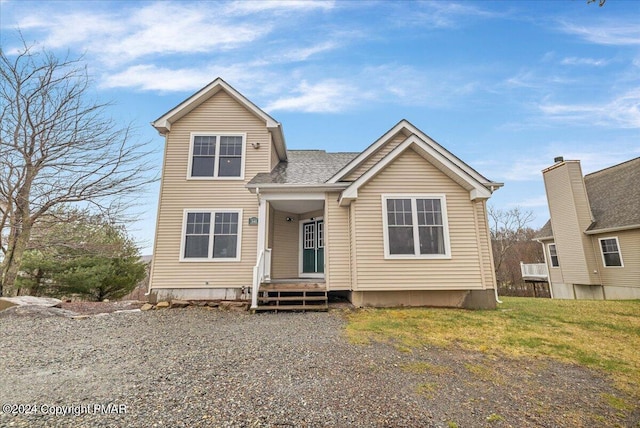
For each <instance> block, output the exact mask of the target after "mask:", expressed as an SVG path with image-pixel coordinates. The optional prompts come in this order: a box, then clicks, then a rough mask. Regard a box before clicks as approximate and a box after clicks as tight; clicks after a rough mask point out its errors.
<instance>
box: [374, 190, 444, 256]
mask: <svg viewBox="0 0 640 428" xmlns="http://www.w3.org/2000/svg"><path fill="white" fill-rule="evenodd" d="M382 207H383V209H382V212H383V223H384V231H383V233H384V248H385V258H450V257H451V250H450V248H449V231H448V226H447V211H446V200H445V197H444V195H406V196H405V195H383V197H382Z"/></svg>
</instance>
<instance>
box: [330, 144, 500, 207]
mask: <svg viewBox="0 0 640 428" xmlns="http://www.w3.org/2000/svg"><path fill="white" fill-rule="evenodd" d="M413 145H415V146H417V147H419V148H420V149H422V150H423V151H424V152H425V153H426V155H427V156H429V157H431V158H433V160H434V161H435V162H436V163H439V164H441V165H442V166H443V167H445V168H447V169H448V170H449V171H451V172H453V173H454V174H455V175H456V176H457V177H459V178H460V180H461V181H462V182H463V183H465V184H466V189H467V190H468V191H469V199H470V200H475V199H489V198H490V197H491V190H489V189H487V188H486V187H485V185H484V184H483V183H481V182H479V181H477V180H476V179H475V178H474V177H473V176H471V175H469V174H465V173H462V172H461V171H460V168H458V167H457V166H456V165H455V164H454V163H453V162H452V160H451V159H448V158H447V157H445V156H443V155H442V154H441V153H439V152H438V151H437V150H435V149H434V148H433V147H431V146H430V145H428V144H426V143H425V142H424V141H422V140H420V139H419V138H418V137H417V136H415V135H412V136H410V137H408V138H407V139H406V140H404V141H403V142H402V143H401V144H399V145H398V146H397V147H396V148H394V149H393V150H392V151H391V152H390V153H388V154H387V155H386V156H385V157H384V158H382V159H381V160H380V161H379V162H378V163H376V164H375V165H374V166H373V167H371V168H370V169H369V170H368V171H367V172H365V173H364V174H362V175H361V176H360V177H358V179H357V180H355V181H354V182H353V183H351V185H350V186H349V187H347V188H346V189H345V190H344V191H343V192H342V194H341V195H340V201H339V203H340V206H347V205H349V204H350V203H351V202H352V201H353V200H355V199H357V198H358V189H359V188H360V187H361V186H363V185H364V184H366V183H367V182H368V181H369V180H371V179H372V178H373V177H375V176H376V175H377V174H378V173H379V172H380V171H382V170H383V169H384V168H385V167H386V166H387V165H389V164H390V163H391V162H393V161H394V160H395V159H396V158H397V157H399V156H400V155H401V154H402V153H404V151H405V150H407V149H409V148H410V147H411V146H413ZM418 154H419V155H420V156H422V154H420V153H418ZM423 157H424V156H423ZM434 166H436V167H437V165H434ZM443 172H445V173H446V171H443ZM447 175H448V174H447ZM452 179H453V178H452Z"/></svg>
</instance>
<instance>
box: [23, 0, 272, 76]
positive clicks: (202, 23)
mask: <svg viewBox="0 0 640 428" xmlns="http://www.w3.org/2000/svg"><path fill="white" fill-rule="evenodd" d="M213 6H215V4H213V3H209V4H207V3H198V4H193V3H191V4H189V3H180V4H178V3H172V2H156V3H150V4H147V5H145V6H144V7H142V8H139V9H133V8H124V9H122V10H120V11H119V12H109V13H107V12H93V11H89V10H76V11H70V12H66V13H49V12H47V13H45V12H41V13H38V12H34V13H33V14H31V15H29V16H28V17H26V18H24V19H23V20H21V21H19V22H18V26H19V27H20V28H24V29H30V30H37V31H40V32H42V33H44V34H45V37H44V39H43V41H42V44H43V45H45V46H47V47H49V48H58V47H70V46H76V47H78V46H79V47H80V48H81V49H83V50H86V51H87V52H89V53H91V54H93V55H95V56H96V57H97V58H99V59H101V60H102V61H103V62H104V63H107V64H113V63H122V62H126V61H132V60H135V59H138V58H140V57H144V56H150V55H167V54H175V53H182V54H188V53H203V52H210V51H213V50H226V49H229V48H232V47H237V46H241V45H245V44H247V43H250V42H253V41H255V40H256V39H258V38H261V37H263V36H264V35H266V34H268V33H269V32H270V31H271V26H270V25H269V24H268V23H265V22H262V23H261V24H260V25H255V23H252V22H238V21H237V20H230V19H228V18H227V17H225V16H224V15H222V14H220V13H219V11H218V10H217V9H216V8H215V7H213Z"/></svg>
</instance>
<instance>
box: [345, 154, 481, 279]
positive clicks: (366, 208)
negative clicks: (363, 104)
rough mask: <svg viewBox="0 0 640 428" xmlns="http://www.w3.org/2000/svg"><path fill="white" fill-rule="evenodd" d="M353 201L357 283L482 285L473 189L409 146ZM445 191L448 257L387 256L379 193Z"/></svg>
mask: <svg viewBox="0 0 640 428" xmlns="http://www.w3.org/2000/svg"><path fill="white" fill-rule="evenodd" d="M358 193H359V194H358V199H357V200H356V201H355V203H353V204H352V211H354V212H355V218H354V219H353V220H355V221H354V223H353V224H352V227H354V228H355V239H356V241H357V254H356V256H355V258H356V269H357V281H358V282H357V289H358V290H359V291H363V290H400V289H402V290H418V289H422V290H427V289H431V290H437V289H440V290H443V289H482V288H483V284H482V283H483V278H482V272H481V269H480V262H479V256H478V253H479V252H478V234H477V232H476V227H475V223H476V221H475V220H474V216H475V212H474V206H473V203H472V201H471V200H470V199H469V192H468V191H466V190H465V189H464V188H462V187H461V186H460V185H458V184H457V183H455V182H454V181H453V180H451V179H450V178H449V177H447V176H446V175H445V174H444V173H442V172H441V171H440V170H438V169H437V168H436V167H434V166H433V165H431V164H430V163H429V162H427V161H426V160H425V159H424V158H422V157H421V156H420V155H418V154H417V153H415V152H414V151H413V150H411V149H409V150H407V151H406V152H405V153H403V154H402V155H400V156H399V157H398V158H397V159H396V160H395V161H394V162H393V163H391V164H390V165H388V166H387V167H386V168H385V169H384V170H383V171H381V172H380V173H379V174H378V175H377V176H376V177H374V178H373V179H372V180H371V181H370V182H369V183H367V184H365V185H364V186H363V187H362V188H361V189H360V190H359V192H358ZM393 193H401V194H405V195H409V194H412V193H413V194H444V195H446V204H447V214H448V225H449V236H450V243H451V258H450V259H385V258H384V243H383V242H384V241H383V233H384V231H383V223H382V212H383V211H382V200H381V194H393Z"/></svg>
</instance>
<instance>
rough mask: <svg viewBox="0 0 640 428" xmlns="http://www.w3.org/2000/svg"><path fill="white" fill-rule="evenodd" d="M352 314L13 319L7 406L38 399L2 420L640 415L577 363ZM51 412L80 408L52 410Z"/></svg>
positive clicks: (4, 355)
mask: <svg viewBox="0 0 640 428" xmlns="http://www.w3.org/2000/svg"><path fill="white" fill-rule="evenodd" d="M344 323H345V321H344V318H343V316H342V315H341V313H340V312H339V311H338V312H333V311H332V312H329V313H293V314H287V313H278V314H258V315H249V314H245V313H234V312H223V311H219V310H216V309H208V308H185V309H171V310H162V311H149V312H139V313H116V314H109V315H104V316H97V317H91V318H87V319H78V320H73V319H69V318H60V317H51V318H31V317H4V318H2V319H0V330H1V333H2V337H1V338H0V376H2V377H1V378H0V403H2V404H7V403H9V404H15V405H16V406H14V410H15V409H18V407H17V405H19V404H20V405H27V406H36V405H37V406H40V407H30V408H26V407H21V408H19V410H20V411H21V412H22V411H25V410H29V411H30V412H31V413H29V414H26V415H25V414H19V415H12V414H7V413H0V426H29V427H31V426H47V427H48V426H87V427H94V426H123V427H124V426H126V427H136V426H140V427H150V426H157V427H177V426H185V427H198V426H203V427H208V426H214V427H215V426H238V427H254V426H255V427H258V426H272V427H275V426H282V427H288V426H291V427H305V426H313V427H315V426H335V427H344V426H375V427H383V426H388V427H403V426H406V427H429V426H437V427H455V426H460V427H480V426H491V427H504V426H514V427H521V426H593V425H594V423H595V424H597V425H600V426H602V425H611V426H613V425H615V424H619V425H622V426H627V424H632V423H633V424H635V423H636V422H637V421H635V420H633V421H632V418H633V417H637V414H636V415H635V416H634V415H629V414H627V415H626V416H621V415H620V414H619V412H618V411H617V410H616V409H615V408H613V407H612V406H610V405H608V404H607V402H606V400H605V399H604V398H603V397H604V395H603V394H612V395H616V394H617V395H619V394H620V393H619V392H617V391H616V390H615V389H613V388H612V387H611V385H610V383H608V381H606V380H605V379H603V378H602V377H600V376H599V375H597V374H595V373H593V372H591V371H587V370H584V369H582V368H580V367H575V366H570V365H565V364H558V363H549V362H546V363H545V362H529V363H526V364H525V363H523V362H522V361H512V360H502V359H501V360H497V359H495V358H493V359H492V358H491V357H488V356H485V355H483V354H473V353H469V352H466V351H462V350H460V349H448V350H441V349H423V350H414V351H411V352H401V351H398V350H397V349H395V348H394V347H392V346H389V345H385V344H379V343H377V344H371V345H366V346H363V345H352V344H350V343H348V342H347V341H346V340H345V338H344V335H343V328H344ZM42 405H44V406H42ZM80 406H82V407H80ZM3 408H4V407H3ZM55 411H58V413H63V412H65V411H66V412H67V413H69V412H71V413H73V412H75V413H81V414H80V415H73V414H67V415H62V414H60V415H55V414H54V415H51V414H49V413H52V412H55ZM105 412H106V414H104V413H105ZM629 426H631V425H629ZM634 426H635V425H634Z"/></svg>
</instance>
